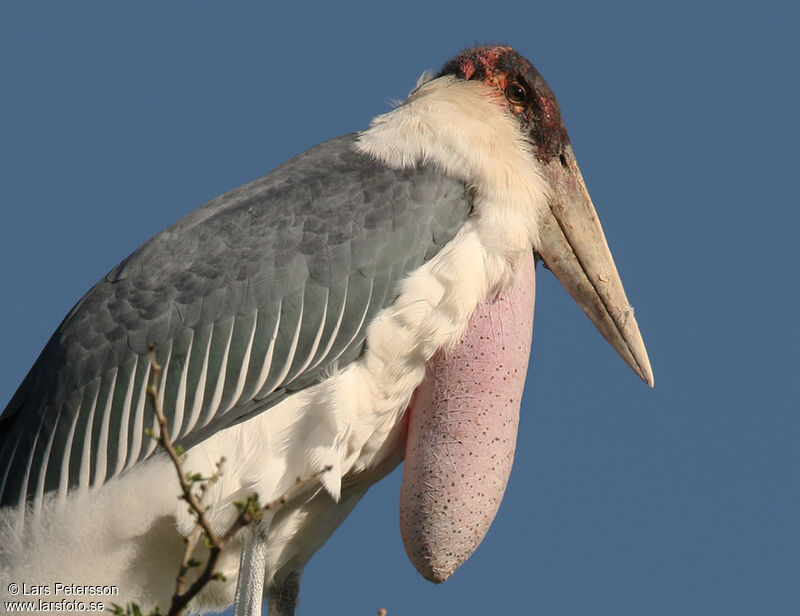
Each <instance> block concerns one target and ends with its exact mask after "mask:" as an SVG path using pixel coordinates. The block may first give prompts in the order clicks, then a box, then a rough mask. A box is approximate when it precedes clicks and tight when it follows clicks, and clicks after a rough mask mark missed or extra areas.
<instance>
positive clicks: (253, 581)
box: [233, 520, 269, 616]
mask: <svg viewBox="0 0 800 616" xmlns="http://www.w3.org/2000/svg"><path fill="white" fill-rule="evenodd" d="M268 533H269V522H268V521H266V520H262V521H260V522H257V523H256V524H254V525H253V533H252V534H251V535H249V536H248V537H246V538H245V540H244V545H243V546H242V557H241V559H240V560H239V579H238V580H237V582H236V594H235V595H234V598H233V616H261V597H262V595H263V593H264V577H265V575H266V570H267V535H268Z"/></svg>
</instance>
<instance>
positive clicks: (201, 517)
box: [147, 344, 332, 616]
mask: <svg viewBox="0 0 800 616" xmlns="http://www.w3.org/2000/svg"><path fill="white" fill-rule="evenodd" d="M150 354H151V360H152V361H151V368H150V383H149V384H148V386H147V395H148V396H149V398H150V400H151V402H152V403H153V411H154V413H155V416H156V421H157V422H158V434H151V436H153V438H155V439H156V440H158V442H159V444H160V445H161V447H163V448H164V450H165V451H166V452H167V455H169V458H170V460H172V465H173V466H174V467H175V471H176V472H177V473H178V479H179V481H180V486H181V498H182V499H183V500H184V501H186V503H187V504H188V505H189V509H190V512H191V513H192V515H194V517H195V519H196V520H197V526H196V527H195V529H194V530H193V531H192V533H191V534H190V535H189V536H188V537H184V539H183V541H184V544H185V547H184V552H183V558H182V559H181V566H180V570H179V572H178V576H177V577H176V579H175V592H174V593H173V595H172V601H171V603H170V607H169V612H167V614H168V616H178V615H179V614H181V612H183V610H184V609H185V608H186V606H187V605H188V603H189V601H191V600H192V599H193V598H194V597H195V596H196V595H197V594H198V593H199V592H200V591H201V590H202V589H203V587H205V585H206V584H208V583H209V582H210V581H211V580H224V579H225V578H224V576H223V575H222V574H221V573H220V572H216V571H215V569H216V566H217V561H218V560H219V557H220V554H221V553H222V550H223V549H224V548H225V546H226V545H227V544H228V542H229V541H230V540H231V539H232V538H233V536H234V535H235V534H236V533H237V532H238V531H239V530H240V529H242V528H243V527H245V526H247V525H248V524H250V523H251V522H254V521H256V520H260V519H261V518H262V517H264V514H265V513H266V512H267V511H269V510H271V509H274V508H276V507H280V506H282V505H285V504H286V503H287V502H288V501H289V500H290V499H291V498H292V497H293V496H294V495H295V493H296V492H297V491H298V490H299V489H300V487H301V486H303V485H305V484H307V483H310V482H312V481H314V480H315V479H317V478H318V477H319V476H320V475H321V474H322V473H326V472H328V471H329V470H331V468H332V467H331V466H330V465H329V466H326V467H325V468H323V469H322V470H320V471H319V472H316V473H313V474H311V475H307V476H305V477H298V478H297V481H296V482H295V484H294V485H293V486H292V487H291V488H289V489H288V490H287V491H286V492H284V494H283V495H281V496H280V497H278V498H276V499H275V500H272V501H270V502H268V503H266V504H265V505H260V504H259V500H258V495H257V494H251V495H250V496H248V497H247V499H245V501H244V502H237V503H234V504H235V505H236V507H237V509H238V510H239V514H238V515H237V516H236V519H235V520H234V521H233V523H232V524H231V525H230V526H229V527H228V529H227V530H226V531H225V532H223V533H222V534H221V535H220V534H218V533H216V532H215V531H214V528H213V527H212V525H211V523H210V522H209V520H208V517H207V516H206V511H207V510H208V507H207V506H206V505H205V502H204V501H205V495H206V494H207V491H208V488H209V487H210V486H211V485H213V484H214V483H216V481H217V480H218V479H219V477H220V475H221V474H222V465H223V464H224V462H225V458H222V459H221V460H220V461H219V462H217V465H216V471H215V472H214V474H213V475H211V477H202V476H201V475H199V474H193V473H187V472H185V471H184V469H183V451H182V450H181V449H180V447H175V446H174V445H173V444H172V440H171V439H170V435H169V429H168V426H167V418H166V416H165V415H164V410H163V409H162V407H161V402H160V401H159V399H158V380H159V376H160V374H161V371H162V369H163V366H161V364H159V363H158V361H157V360H156V349H155V345H154V344H151V345H150ZM197 483H199V484H200V493H199V495H197V494H195V493H194V492H193V491H192V488H193V487H194V485H195V484H197ZM200 536H202V537H203V539H204V542H205V543H206V546H207V547H208V552H209V554H208V560H207V561H206V564H205V567H203V571H202V572H201V573H200V575H199V576H198V577H197V579H196V580H195V581H194V582H192V584H191V585H190V586H189V588H186V575H187V573H188V572H189V570H190V569H192V568H194V567H199V566H200V565H201V564H202V563H200V562H199V561H197V560H195V559H194V558H193V557H192V554H193V552H194V548H195V546H196V544H197V539H198V537H200Z"/></svg>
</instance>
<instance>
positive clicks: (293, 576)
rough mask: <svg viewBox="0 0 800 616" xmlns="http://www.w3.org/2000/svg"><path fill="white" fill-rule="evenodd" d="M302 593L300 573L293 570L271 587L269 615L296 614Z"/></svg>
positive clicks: (289, 615) (290, 615) (286, 615)
mask: <svg viewBox="0 0 800 616" xmlns="http://www.w3.org/2000/svg"><path fill="white" fill-rule="evenodd" d="M299 594H300V573H299V572H292V573H290V574H289V575H288V576H286V579H285V580H283V582H281V583H280V584H278V585H277V586H273V587H272V588H270V589H269V616H294V608H295V607H296V606H297V596H298V595H299Z"/></svg>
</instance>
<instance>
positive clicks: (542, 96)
mask: <svg viewBox="0 0 800 616" xmlns="http://www.w3.org/2000/svg"><path fill="white" fill-rule="evenodd" d="M444 75H454V76H456V77H458V78H459V79H465V80H469V81H481V82H483V83H485V84H486V85H487V86H489V87H490V88H492V89H494V90H496V92H497V93H498V94H499V95H500V96H501V97H502V98H501V99H500V100H503V101H504V105H505V107H506V109H507V110H508V112H509V113H511V114H512V115H514V116H515V117H516V118H517V119H518V120H519V121H520V123H521V124H522V125H523V127H524V131H525V133H526V134H527V135H529V137H530V139H531V142H532V143H533V145H534V147H535V152H536V157H537V158H539V159H540V160H542V161H543V162H549V161H550V160H552V159H553V158H555V157H557V156H560V155H561V154H562V152H563V151H564V148H565V147H566V146H567V145H568V144H569V137H568V136H567V130H566V129H565V128H564V123H563V122H562V120H561V110H560V109H559V107H558V101H557V100H556V97H555V95H554V94H553V91H552V90H551V89H550V87H549V86H548V85H547V82H546V81H545V80H544V77H542V76H541V75H540V74H539V71H537V70H536V69H535V68H534V66H533V64H531V63H530V62H529V61H528V60H526V59H525V58H523V57H522V56H521V55H519V54H518V53H517V52H516V51H514V50H513V49H512V48H511V47H504V46H501V45H490V46H482V47H473V48H472V49H467V50H465V51H463V52H462V53H460V54H459V55H458V56H456V57H455V58H453V59H452V60H450V61H449V62H447V63H446V64H445V65H444V66H443V67H442V69H441V70H440V71H439V73H438V74H437V75H436V77H442V76H444Z"/></svg>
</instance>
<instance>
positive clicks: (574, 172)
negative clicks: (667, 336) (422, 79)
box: [436, 46, 653, 386]
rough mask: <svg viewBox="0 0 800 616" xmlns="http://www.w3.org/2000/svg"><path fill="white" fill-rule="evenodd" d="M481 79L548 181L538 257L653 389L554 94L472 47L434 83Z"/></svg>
mask: <svg viewBox="0 0 800 616" xmlns="http://www.w3.org/2000/svg"><path fill="white" fill-rule="evenodd" d="M446 75H452V76H454V77H456V78H457V79H462V80H466V81H478V82H481V83H482V84H483V85H484V86H485V87H486V91H487V92H488V93H489V94H490V95H492V96H493V97H494V98H495V99H496V101H497V103H498V104H499V105H502V106H503V107H504V108H505V110H506V111H507V113H508V114H509V115H511V116H512V117H514V118H515V119H516V120H517V121H518V122H519V127H520V131H521V133H522V134H523V135H524V136H525V138H526V139H527V140H528V142H529V145H530V151H531V153H532V156H533V158H534V159H535V160H532V161H531V164H533V165H535V166H536V167H537V168H538V169H537V170H538V171H539V173H540V174H541V175H542V176H543V177H544V178H545V179H546V180H547V181H548V183H549V185H550V189H551V193H550V195H549V198H548V205H549V214H546V215H545V216H544V217H543V219H542V220H540V221H539V229H538V230H539V242H538V245H537V246H535V247H534V249H535V251H536V252H537V253H538V254H539V256H541V258H542V259H543V260H544V262H545V264H546V265H547V267H548V268H549V269H550V270H551V271H552V272H553V273H554V274H555V275H556V276H557V277H558V279H559V280H560V281H561V283H562V284H563V285H564V286H565V287H566V289H567V291H569V293H570V294H571V295H572V296H573V297H574V298H575V300H576V301H577V302H578V304H579V305H580V306H581V308H582V309H583V311H584V312H585V313H586V314H587V316H588V317H589V318H590V319H591V320H592V322H593V323H594V324H595V326H596V327H597V329H598V330H599V331H600V333H601V334H602V335H603V336H604V337H605V338H606V340H608V341H609V342H610V343H611V345H612V346H613V347H614V348H615V349H616V351H617V352H618V353H619V354H620V356H621V357H622V358H623V360H625V362H626V363H627V364H628V365H629V366H630V367H631V368H632V369H633V370H634V371H635V372H636V374H638V375H639V376H640V377H641V378H642V380H644V381H645V382H646V383H647V384H648V385H650V386H652V385H653V373H652V370H651V368H650V361H649V359H648V357H647V351H646V350H645V346H644V342H643V340H642V337H641V334H640V333H639V327H638V325H637V323H636V319H635V318H634V316H633V309H632V308H631V306H630V304H629V303H628V299H627V297H626V296H625V291H624V289H623V287H622V282H621V281H620V278H619V274H618V273H617V268H616V266H615V265H614V260H613V258H612V256H611V252H610V250H609V248H608V244H607V243H606V239H605V235H604V234H603V229H602V227H601V226H600V221H599V219H598V216H597V212H596V211H595V209H594V205H593V204H592V200H591V198H590V197H589V193H588V192H587V190H586V186H585V184H584V181H583V177H582V175H581V172H580V169H579V168H578V163H577V161H576V160H575V155H574V154H573V152H572V146H571V145H570V143H569V136H568V135H567V130H566V128H565V127H564V123H563V121H562V119H561V110H560V108H559V106H558V101H557V100H556V97H555V95H554V94H553V91H552V90H551V89H550V87H549V86H548V85H547V83H546V82H545V80H544V78H543V77H542V76H541V75H540V74H539V72H538V71H537V70H536V69H535V68H534V66H533V65H532V64H531V63H530V62H529V61H528V60H526V59H525V58H524V57H522V56H521V55H519V54H518V53H517V52H516V51H514V50H513V49H512V48H510V47H505V46H482V47H474V48H472V49H468V50H466V51H464V52H462V53H461V54H459V55H458V56H456V57H455V58H453V59H452V60H450V61H449V62H447V63H446V64H445V65H444V66H443V67H442V69H441V70H440V71H439V73H438V74H437V75H436V77H443V76H446Z"/></svg>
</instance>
